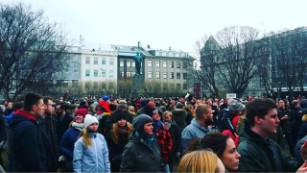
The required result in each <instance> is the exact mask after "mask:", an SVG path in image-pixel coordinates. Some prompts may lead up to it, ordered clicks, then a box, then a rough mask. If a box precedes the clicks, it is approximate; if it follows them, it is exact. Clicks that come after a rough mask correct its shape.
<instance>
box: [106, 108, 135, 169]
mask: <svg viewBox="0 0 307 173" xmlns="http://www.w3.org/2000/svg"><path fill="white" fill-rule="evenodd" d="M114 118H115V121H116V123H114V124H112V128H111V130H110V132H109V134H108V135H107V137H106V140H107V143H108V147H109V157H110V162H111V170H112V172H119V170H120V164H121V161H122V153H123V151H124V147H125V145H126V144H127V143H128V141H129V136H130V135H131V133H132V130H133V126H132V124H130V123H129V122H128V121H127V120H128V117H127V114H125V113H123V112H122V113H118V114H117V115H116V117H114Z"/></svg>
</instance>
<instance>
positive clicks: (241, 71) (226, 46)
mask: <svg viewBox="0 0 307 173" xmlns="http://www.w3.org/2000/svg"><path fill="white" fill-rule="evenodd" d="M258 33H259V31H258V30H256V29H255V28H252V27H248V26H240V27H238V26H232V27H227V28H225V29H223V30H221V31H219V32H218V33H217V36H216V38H217V41H218V43H219V45H220V46H221V51H220V54H219V56H220V58H219V59H220V61H221V62H220V63H219V68H218V69H219V74H220V75H218V76H220V77H221V79H220V81H222V84H223V85H224V86H225V87H226V88H227V89H228V90H229V91H230V92H234V93H237V96H238V97H241V96H242V95H243V93H244V92H245V91H246V89H247V87H248V85H249V84H250V82H251V80H252V79H254V78H255V77H256V76H257V64H258V60H259V59H258V58H257V57H258V52H257V50H258V49H257V44H256V42H255V41H256V40H257V38H258Z"/></svg>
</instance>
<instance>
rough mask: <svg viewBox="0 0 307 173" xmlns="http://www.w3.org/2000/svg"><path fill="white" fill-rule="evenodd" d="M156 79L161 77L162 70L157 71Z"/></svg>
mask: <svg viewBox="0 0 307 173" xmlns="http://www.w3.org/2000/svg"><path fill="white" fill-rule="evenodd" d="M156 79H160V72H158V71H156Z"/></svg>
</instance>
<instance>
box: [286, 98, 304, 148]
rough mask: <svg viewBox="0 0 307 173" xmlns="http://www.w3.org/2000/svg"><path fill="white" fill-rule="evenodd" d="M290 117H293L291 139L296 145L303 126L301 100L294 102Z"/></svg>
mask: <svg viewBox="0 0 307 173" xmlns="http://www.w3.org/2000/svg"><path fill="white" fill-rule="evenodd" d="M289 114H290V117H291V137H292V141H293V143H294V144H296V142H297V141H298V133H299V131H300V128H301V126H302V116H303V114H302V110H301V107H300V102H299V100H293V101H292V102H291V107H290V112H289Z"/></svg>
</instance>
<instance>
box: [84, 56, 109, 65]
mask: <svg viewBox="0 0 307 173" xmlns="http://www.w3.org/2000/svg"><path fill="white" fill-rule="evenodd" d="M98 59H99V58H98V57H94V62H93V64H94V65H98V64H99V62H98ZM85 64H91V57H86V58H85ZM101 64H102V65H106V64H107V58H106V57H102V59H101ZM109 65H114V58H109Z"/></svg>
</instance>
